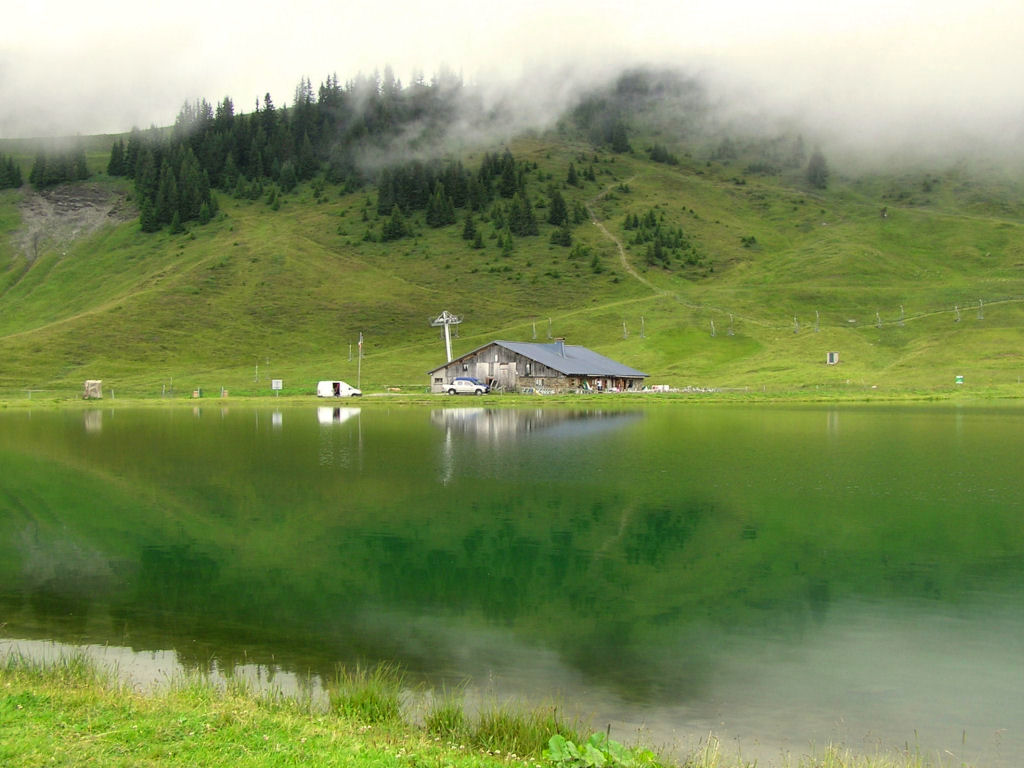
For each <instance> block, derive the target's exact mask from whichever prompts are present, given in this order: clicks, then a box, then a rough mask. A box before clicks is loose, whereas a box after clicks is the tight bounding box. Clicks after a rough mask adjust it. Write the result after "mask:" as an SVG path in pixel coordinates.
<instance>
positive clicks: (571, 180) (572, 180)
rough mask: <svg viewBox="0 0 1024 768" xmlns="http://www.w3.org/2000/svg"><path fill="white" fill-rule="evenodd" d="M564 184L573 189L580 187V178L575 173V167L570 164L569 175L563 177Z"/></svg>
mask: <svg viewBox="0 0 1024 768" xmlns="http://www.w3.org/2000/svg"><path fill="white" fill-rule="evenodd" d="M565 183H566V184H568V185H570V186H573V187H578V186H579V185H580V177H579V176H578V175H577V173H576V166H575V165H573V164H572V163H569V173H568V175H567V176H566V177H565Z"/></svg>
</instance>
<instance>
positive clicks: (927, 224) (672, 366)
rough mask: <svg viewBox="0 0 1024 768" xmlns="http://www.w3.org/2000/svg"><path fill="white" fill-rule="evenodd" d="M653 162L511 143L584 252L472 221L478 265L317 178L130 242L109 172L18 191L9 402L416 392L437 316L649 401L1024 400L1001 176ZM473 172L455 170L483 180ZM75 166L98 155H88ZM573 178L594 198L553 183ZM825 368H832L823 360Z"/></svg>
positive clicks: (458, 249)
mask: <svg viewBox="0 0 1024 768" xmlns="http://www.w3.org/2000/svg"><path fill="white" fill-rule="evenodd" d="M646 147H647V144H646V143H645V142H644V141H643V140H634V141H633V151H632V152H631V153H623V154H615V153H612V152H610V151H607V150H601V149H595V147H594V146H592V145H590V144H588V143H585V142H582V141H574V140H569V139H567V138H565V135H561V136H557V135H551V136H543V137H531V138H524V139H521V140H518V141H515V142H512V143H511V144H510V145H509V148H510V149H511V151H512V152H513V154H514V155H515V157H516V159H517V160H520V161H527V162H528V163H530V167H531V168H533V170H531V171H530V173H529V174H528V176H527V185H528V189H529V191H530V195H531V199H532V200H533V202H534V205H535V206H537V210H536V213H537V218H538V219H539V220H540V221H541V222H543V221H544V219H545V217H546V210H545V209H544V208H543V207H540V205H541V204H543V202H544V201H546V200H547V189H548V187H549V185H550V184H552V183H555V184H557V185H558V187H559V189H560V190H561V192H562V194H563V196H564V197H565V198H566V201H567V203H568V204H569V206H570V208H571V207H572V206H573V205H574V204H575V203H581V204H584V205H586V206H588V209H589V211H590V212H591V214H592V215H593V216H595V217H596V219H595V220H594V221H590V222H587V223H583V224H581V225H578V226H576V227H575V228H574V229H573V238H574V246H575V248H565V247H562V246H557V245H552V244H550V243H549V236H550V234H551V232H552V231H553V229H554V228H553V227H551V226H550V225H547V224H544V223H542V224H541V232H540V235H539V236H536V237H526V238H517V239H516V241H515V248H514V250H513V252H512V253H511V254H503V252H502V249H501V248H500V247H499V246H498V244H497V240H496V237H495V235H496V233H495V228H494V226H493V224H491V223H488V222H486V221H482V220H480V219H478V220H477V225H478V227H479V228H480V229H481V231H482V232H483V234H484V244H485V247H484V248H483V249H482V250H475V249H473V248H472V247H471V245H470V244H469V243H468V242H467V241H466V240H464V239H462V237H461V233H462V217H463V216H464V213H463V212H461V211H460V212H459V223H458V224H456V225H453V226H449V227H444V228H441V229H432V228H429V227H427V226H426V225H425V224H424V222H423V220H422V213H421V214H419V215H418V220H416V219H414V221H415V222H416V231H417V234H416V235H415V236H414V237H410V238H406V239H403V240H400V241H397V242H392V243H381V242H376V241H374V240H372V239H366V235H367V233H368V232H370V233H379V231H380V224H381V219H380V218H379V217H378V215H377V212H376V197H375V194H376V193H375V190H374V189H373V188H372V187H365V188H363V189H362V190H359V191H356V192H354V193H344V192H343V191H342V190H341V189H340V188H339V187H331V186H330V185H327V186H326V187H325V188H324V190H325V191H324V194H323V195H321V196H319V197H317V196H316V195H315V194H314V189H313V187H312V186H310V185H300V186H299V187H298V188H297V190H296V191H295V192H294V193H293V194H290V195H287V196H285V197H284V198H283V204H282V205H281V206H280V208H279V209H278V210H274V209H273V208H272V207H271V206H269V205H268V204H267V202H266V199H265V198H264V199H261V200H258V201H246V200H236V199H234V198H232V197H230V196H226V195H223V194H222V195H221V196H220V198H219V201H220V208H221V214H220V215H219V216H218V218H217V219H215V220H214V221H213V222H211V223H210V224H208V225H206V226H202V227H199V226H195V227H192V228H191V230H190V231H188V232H186V233H185V234H183V235H170V234H167V233H166V232H161V233H156V234H151V235H147V234H144V233H142V232H140V231H139V226H138V221H137V219H135V220H126V217H127V216H130V215H131V213H132V209H131V199H130V198H131V188H130V186H129V185H127V184H126V183H124V182H123V181H118V180H114V179H108V178H106V177H105V176H103V175H102V174H100V175H98V176H96V177H95V179H94V180H93V181H90V182H85V183H82V184H79V185H76V186H74V187H72V188H70V189H64V190H62V191H61V190H58V191H55V192H62V193H63V194H65V196H66V197H70V198H72V199H73V198H75V196H76V195H79V196H81V197H83V198H85V199H87V200H90V201H92V204H93V205H94V208H93V209H91V210H93V213H94V214H95V215H93V216H92V218H91V219H90V220H89V223H88V225H86V224H83V223H81V222H78V223H77V224H76V223H75V222H74V216H73V214H74V209H75V206H74V205H73V204H67V200H65V205H64V206H63V207H61V205H59V204H51V205H50V207H49V208H48V209H46V206H45V205H43V203H44V202H45V200H40V197H39V196H38V195H37V194H36V193H35V192H34V191H32V190H31V189H30V188H29V187H27V186H26V187H24V188H23V189H22V190H20V191H10V190H7V191H3V192H0V232H2V233H3V236H2V237H0V396H6V397H24V396H25V390H42V391H46V392H52V393H54V394H55V396H60V395H62V394H70V393H74V392H78V391H80V388H81V382H82V381H83V380H84V379H87V378H101V379H103V380H104V387H105V388H113V389H114V390H115V391H116V392H117V393H118V394H125V395H127V394H137V395H159V394H160V393H161V391H162V390H163V388H164V387H171V386H173V389H174V390H175V391H176V392H190V391H191V390H192V389H194V388H196V387H203V388H205V389H207V390H210V391H213V390H217V389H218V388H220V387H226V388H228V389H229V390H231V391H232V393H233V394H235V393H237V394H241V393H245V392H263V391H266V390H268V389H269V384H270V378H271V377H273V378H282V379H284V382H285V387H286V391H294V392H302V391H312V387H313V385H314V382H315V381H316V380H317V379H319V378H324V377H334V376H337V377H342V378H345V379H347V380H350V381H352V382H353V383H354V380H355V379H356V378H357V376H358V377H360V378H361V383H362V385H363V388H364V389H367V390H369V391H373V390H378V389H382V388H385V387H403V388H406V389H408V390H412V391H422V389H423V388H424V387H425V386H426V385H427V377H426V375H425V373H426V371H427V370H428V369H430V368H432V367H434V366H436V365H438V364H440V363H441V362H443V355H444V347H443V342H442V341H441V340H440V338H439V336H438V333H437V329H435V328H431V327H430V325H429V321H430V319H431V318H432V317H434V316H436V315H437V314H439V313H440V312H441V311H442V310H444V309H447V310H449V311H451V312H454V313H456V314H458V315H460V316H462V317H463V318H464V323H463V324H462V326H461V327H460V328H459V338H457V339H456V340H455V344H454V346H455V351H456V353H457V354H458V353H461V352H465V351H468V350H470V349H472V348H474V347H475V346H477V345H479V344H482V343H485V342H487V341H489V340H491V339H494V338H503V339H513V340H531V339H533V338H534V333H536V338H537V339H538V340H545V339H546V338H547V337H548V334H549V332H550V334H551V335H553V336H564V337H566V338H567V340H568V341H569V342H570V343H576V344H583V345H586V346H590V347H593V348H595V349H597V350H598V351H600V352H602V353H604V354H607V355H609V356H611V357H613V358H616V359H619V360H621V361H623V362H625V363H627V364H629V365H632V366H634V367H636V368H639V369H641V370H644V371H646V372H648V373H650V374H651V379H650V381H651V383H667V384H673V385H676V386H680V387H685V386H699V387H721V388H750V389H751V390H754V391H768V392H781V391H786V392H793V391H796V392H828V393H839V392H849V391H857V392H863V391H872V392H874V391H880V392H897V391H899V392H903V391H918V392H924V393H928V392H948V391H951V390H952V389H954V385H953V381H954V376H956V375H963V376H965V382H966V383H965V385H964V387H963V389H964V390H970V391H977V390H978V389H984V390H986V391H990V392H998V393H1000V394H1020V393H1022V392H1024V386H1022V385H1021V384H1020V377H1021V376H1022V375H1024V352H1022V343H1021V342H1022V341H1024V334H1022V331H1021V327H1022V320H1024V237H1022V234H1024V231H1022V230H1024V214H1022V212H1024V204H1022V198H1021V194H1020V185H1019V184H1017V183H1015V182H1014V180H1006V179H1004V178H1003V177H1002V176H1001V175H1000V174H999V173H997V172H987V173H981V172H976V171H968V170H966V169H964V168H962V167H952V168H949V169H931V170H930V171H928V172H927V173H926V172H923V171H922V172H909V171H908V172H900V173H892V174H888V175H873V176H857V177H853V176H849V177H844V176H843V175H842V174H837V173H835V172H833V174H832V177H831V179H830V182H829V186H828V188H827V189H826V190H812V189H811V188H810V187H809V186H808V185H807V183H806V181H805V180H804V179H803V177H802V174H801V173H800V172H799V171H798V170H790V171H778V170H775V169H772V168H762V167H760V166H756V165H753V164H752V163H751V162H750V157H749V156H748V157H745V156H744V155H743V152H742V151H740V152H738V153H731V154H730V155H729V156H728V157H727V159H725V160H722V159H711V158H713V157H718V155H715V153H711V152H700V151H697V150H693V151H692V153H691V154H687V153H686V151H685V149H686V148H685V147H682V146H680V147H673V150H674V151H676V150H678V157H679V160H680V162H679V163H678V164H677V165H668V164H663V163H655V162H652V161H650V160H649V159H647V158H648V154H647V153H646V152H645V151H644V149H645V148H646ZM491 149H492V151H493V148H491ZM0 151H6V152H8V153H14V150H12V149H11V148H0ZM480 157H481V153H477V154H476V155H473V154H467V155H465V156H463V157H462V160H463V162H464V163H465V164H466V166H467V167H468V168H475V167H476V165H477V164H479V161H480ZM89 160H90V163H91V164H93V165H94V166H95V167H96V168H97V169H100V168H102V166H103V164H104V162H105V159H104V155H103V153H102V152H91V153H90V154H89ZM570 163H573V164H574V167H575V168H576V169H583V168H592V169H593V171H594V174H593V176H594V180H592V181H585V180H583V181H581V185H580V186H579V187H575V186H570V185H567V184H566V183H565V179H566V177H567V172H568V167H569V164H570ZM753 171H758V172H753ZM53 194H54V193H50V195H49V196H50V198H52V197H53ZM100 198H102V199H103V200H105V201H106V202H105V203H104V204H103V205H101V204H100V203H98V202H96V201H97V200H98V199H100ZM119 201H120V202H119ZM50 202H51V203H52V202H53V201H52V200H51V201H50ZM57 202H58V203H59V202H60V201H59V200H58V201H57ZM104 205H105V206H106V207H104ZM81 208H82V206H79V211H78V212H79V213H81ZM883 208H885V209H886V216H884V217H883V216H882V215H881V212H882V209H883ZM110 209H113V213H112V214H110V215H108V212H109V210H110ZM652 210H653V211H654V212H655V213H656V215H657V216H658V217H660V218H661V221H662V222H663V224H664V225H665V226H670V227H673V228H677V227H678V228H681V229H682V230H683V232H684V233H685V235H686V237H687V238H688V239H689V241H690V243H691V244H692V245H693V247H694V254H695V256H696V257H697V258H695V259H694V261H695V263H694V264H685V263H676V264H674V265H673V266H672V268H671V269H663V268H661V267H654V266H648V264H647V260H646V258H645V246H642V245H633V244H631V242H630V241H631V239H632V238H633V236H634V234H635V233H634V232H633V231H631V230H629V229H627V228H626V227H625V226H624V225H625V221H626V217H627V215H633V214H636V215H638V216H643V215H645V214H647V213H648V212H649V211H652ZM69 211H70V212H69ZM69 222H71V223H70V224H69ZM33 227H35V229H33ZM94 227H95V229H94ZM32 232H37V233H38V234H35V235H32V234H31V233H32ZM958 318H959V319H958ZM641 331H642V333H641ZM360 332H361V333H363V334H364V339H365V346H364V354H365V356H364V358H363V361H362V366H361V371H359V370H357V369H358V363H357V359H356V358H357V355H356V352H355V344H356V341H357V339H358V336H359V334H360ZM350 345H351V348H352V353H351V357H350V352H349V349H350ZM828 351H837V352H839V353H840V360H841V362H840V364H839V365H837V366H826V365H825V355H826V352H828ZM873 388H877V390H876V389H873Z"/></svg>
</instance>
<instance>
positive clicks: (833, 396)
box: [0, 388, 1024, 410]
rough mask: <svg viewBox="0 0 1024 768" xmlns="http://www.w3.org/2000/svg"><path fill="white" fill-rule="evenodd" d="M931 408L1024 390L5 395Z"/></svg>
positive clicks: (26, 401)
mask: <svg viewBox="0 0 1024 768" xmlns="http://www.w3.org/2000/svg"><path fill="white" fill-rule="evenodd" d="M711 404H739V405H769V406H772V405H837V406H838V405H865V404H867V405H870V404H877V405H901V404H907V405H932V404H946V405H956V406H977V405H988V406H993V405H999V406H1008V407H1014V406H1024V392H1016V391H1010V390H1007V389H1003V388H997V389H984V390H969V391H963V390H935V391H919V390H906V391H902V390H893V391H877V390H866V391H844V392H821V391H814V392H807V391H798V390H783V391H773V392H768V391H756V390H748V391H738V390H716V389H709V390H701V391H696V390H692V391H678V392H635V393H634V392H609V393H603V394H557V395H535V394H534V395H527V394H496V395H483V396H478V397H470V396H451V395H444V394H431V393H424V392H368V393H366V394H365V395H363V396H362V397H355V398H321V397H317V396H316V395H315V394H311V393H310V394H305V393H289V394H286V395H274V394H263V393H260V394H249V393H240V394H235V395H227V396H223V397H220V396H216V395H214V396H202V397H189V396H184V395H176V396H172V397H162V396H159V395H155V396H147V395H138V394H126V395H123V396H115V397H103V398H96V399H84V398H82V397H81V396H80V395H77V394H66V393H62V394H60V395H56V396H54V395H49V396H47V395H43V393H39V394H37V395H36V396H35V397H32V396H26V397H16V396H13V397H12V396H9V395H8V396H4V395H0V410H20V409H32V408H38V409H69V410H78V409H97V408H102V409H110V408H143V407H144V408H152V407H174V408H177V407H217V406H219V407H230V406H246V407H253V406H255V407H261V408H270V407H291V406H296V405H303V406H313V405H315V406H318V407H332V408H339V407H381V406H384V407H386V406H392V405H397V406H412V407H422V406H431V407H435V408H438V407H440V408H447V407H460V408H465V407H485V408H507V407H512V408H515V407H531V408H536V407H549V406H558V407H585V408H592V407H601V408H620V407H635V406H660V405H711Z"/></svg>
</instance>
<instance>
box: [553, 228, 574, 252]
mask: <svg viewBox="0 0 1024 768" xmlns="http://www.w3.org/2000/svg"><path fill="white" fill-rule="evenodd" d="M551 244H552V245H561V246H565V247H566V248H568V247H569V246H571V245H572V230H571V229H569V222H565V223H563V224H562V226H560V227H559V228H558V229H556V230H555V231H554V232H552V233H551Z"/></svg>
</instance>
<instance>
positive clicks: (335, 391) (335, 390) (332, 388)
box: [316, 381, 363, 397]
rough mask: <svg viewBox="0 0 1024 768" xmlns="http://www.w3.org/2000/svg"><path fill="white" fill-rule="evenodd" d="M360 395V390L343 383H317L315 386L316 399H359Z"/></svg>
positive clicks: (361, 392)
mask: <svg viewBox="0 0 1024 768" xmlns="http://www.w3.org/2000/svg"><path fill="white" fill-rule="evenodd" d="M362 394H363V391H362V390H361V389H356V388H355V387H350V386H349V385H348V384H346V383H345V382H344V381H318V382H317V384H316V396H317V397H359V396H360V395H362Z"/></svg>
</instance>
